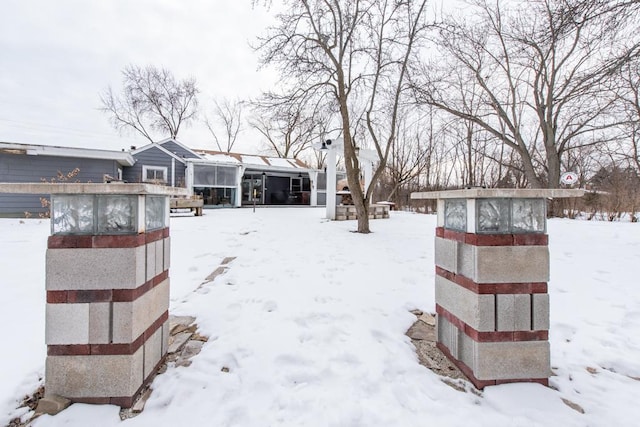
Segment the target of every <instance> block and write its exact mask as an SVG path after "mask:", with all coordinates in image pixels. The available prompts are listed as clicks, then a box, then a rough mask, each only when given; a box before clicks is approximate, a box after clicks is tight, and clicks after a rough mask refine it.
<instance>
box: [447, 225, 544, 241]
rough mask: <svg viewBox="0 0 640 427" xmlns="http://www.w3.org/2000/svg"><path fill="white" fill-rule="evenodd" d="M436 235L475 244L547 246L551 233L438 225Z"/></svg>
mask: <svg viewBox="0 0 640 427" xmlns="http://www.w3.org/2000/svg"><path fill="white" fill-rule="evenodd" d="M436 236H437V237H442V238H443V239H447V240H455V241H456V242H460V243H466V244H468V245H473V246H547V245H548V244H549V235H548V234H543V233H526V234H475V233H465V232H462V231H455V230H449V229H447V228H444V227H437V228H436Z"/></svg>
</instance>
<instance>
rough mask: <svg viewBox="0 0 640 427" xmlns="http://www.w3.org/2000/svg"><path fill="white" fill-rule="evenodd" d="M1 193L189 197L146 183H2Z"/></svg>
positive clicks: (174, 189)
mask: <svg viewBox="0 0 640 427" xmlns="http://www.w3.org/2000/svg"><path fill="white" fill-rule="evenodd" d="M0 193H13V194H151V195H158V196H188V195H189V190H188V189H187V188H181V187H167V186H165V185H157V184H145V183H132V184H129V183H124V182H111V183H106V184H103V183H75V182H73V183H69V182H64V183H62V182H20V183H15V182H0Z"/></svg>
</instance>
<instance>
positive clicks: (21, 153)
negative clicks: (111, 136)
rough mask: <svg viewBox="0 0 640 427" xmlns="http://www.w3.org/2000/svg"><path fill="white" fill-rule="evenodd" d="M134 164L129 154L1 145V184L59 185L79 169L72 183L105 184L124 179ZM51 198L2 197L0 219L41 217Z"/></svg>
mask: <svg viewBox="0 0 640 427" xmlns="http://www.w3.org/2000/svg"><path fill="white" fill-rule="evenodd" d="M134 162H135V160H134V158H133V156H131V154H130V153H128V152H122V151H109V150H94V149H87V148H71V147H55V146H45V145H32V144H16V143H7V142H0V182H42V181H43V180H45V181H52V180H55V181H59V177H58V175H59V174H62V175H65V176H66V175H67V174H70V173H72V172H73V171H74V170H75V169H77V173H76V174H75V176H73V178H71V179H70V180H69V182H76V181H78V182H104V180H105V178H107V179H122V176H123V171H124V170H125V168H127V167H131V166H133V164H134ZM41 197H48V195H33V194H0V216H13V217H22V216H25V212H29V213H31V214H36V215H37V214H39V213H43V212H45V211H46V210H47V209H46V208H45V207H43V206H42V204H41V202H40V198H41Z"/></svg>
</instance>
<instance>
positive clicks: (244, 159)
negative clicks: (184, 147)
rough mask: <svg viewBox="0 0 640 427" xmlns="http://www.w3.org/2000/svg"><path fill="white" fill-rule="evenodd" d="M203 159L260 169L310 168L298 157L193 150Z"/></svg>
mask: <svg viewBox="0 0 640 427" xmlns="http://www.w3.org/2000/svg"><path fill="white" fill-rule="evenodd" d="M195 153H196V154H198V155H200V157H202V158H203V159H208V160H214V161H220V162H227V163H242V164H243V165H245V166H249V167H250V166H255V167H256V168H261V169H310V167H309V165H307V164H306V163H305V162H303V161H302V160H299V159H289V158H281V157H270V156H261V155H256V154H241V153H225V152H222V151H212V150H195Z"/></svg>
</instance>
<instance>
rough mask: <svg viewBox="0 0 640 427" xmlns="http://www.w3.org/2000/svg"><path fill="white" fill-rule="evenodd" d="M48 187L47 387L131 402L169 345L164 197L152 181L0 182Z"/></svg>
mask: <svg viewBox="0 0 640 427" xmlns="http://www.w3.org/2000/svg"><path fill="white" fill-rule="evenodd" d="M0 193H13V194H51V236H50V237H49V239H48V245H47V246H48V248H47V254H46V295H47V296H46V297H47V304H46V326H45V339H46V344H47V360H46V374H45V396H51V395H59V396H62V397H66V398H68V399H70V400H71V401H72V402H85V403H99V404H116V405H119V406H122V407H130V406H131V405H132V404H133V402H134V400H135V398H136V397H137V395H138V393H139V392H140V391H141V390H142V388H143V387H144V385H145V384H146V382H148V381H149V380H150V379H151V378H152V377H153V375H154V373H155V371H156V368H157V367H158V366H159V364H160V363H161V362H162V360H163V358H164V357H165V355H166V354H167V348H168V336H169V325H168V318H169V311H168V310H169V262H170V237H169V196H185V195H187V194H188V191H187V190H186V189H183V188H173V187H164V186H157V185H150V184H124V183H110V184H76V183H74V184H66V183H20V184H0Z"/></svg>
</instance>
